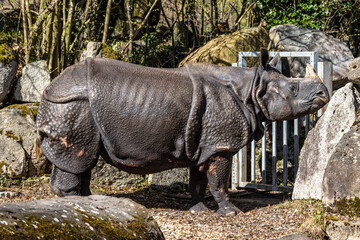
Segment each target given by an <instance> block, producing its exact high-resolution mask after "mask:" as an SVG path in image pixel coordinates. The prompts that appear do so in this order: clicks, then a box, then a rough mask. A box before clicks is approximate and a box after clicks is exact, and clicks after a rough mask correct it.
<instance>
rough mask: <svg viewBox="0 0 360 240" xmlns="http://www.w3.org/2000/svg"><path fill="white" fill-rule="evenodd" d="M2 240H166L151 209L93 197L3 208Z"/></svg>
mask: <svg viewBox="0 0 360 240" xmlns="http://www.w3.org/2000/svg"><path fill="white" fill-rule="evenodd" d="M0 229H1V230H2V231H0V238H1V239H37V238H38V237H41V239H165V238H164V236H163V234H162V232H161V230H160V228H159V227H158V225H157V223H156V222H155V221H154V219H153V218H152V217H151V216H150V215H149V212H148V211H147V209H146V208H145V207H144V206H142V205H140V204H137V203H136V202H134V201H132V200H130V199H126V198H115V197H107V196H99V195H93V196H89V197H65V198H54V199H48V200H38V201H29V202H24V203H13V204H3V205H0Z"/></svg>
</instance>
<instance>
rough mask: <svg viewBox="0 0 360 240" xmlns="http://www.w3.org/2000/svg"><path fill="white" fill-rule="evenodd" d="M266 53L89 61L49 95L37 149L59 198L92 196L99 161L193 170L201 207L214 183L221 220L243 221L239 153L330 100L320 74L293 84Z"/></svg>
mask: <svg viewBox="0 0 360 240" xmlns="http://www.w3.org/2000/svg"><path fill="white" fill-rule="evenodd" d="M268 58H269V56H268V52H267V51H266V50H262V53H261V63H260V66H259V67H258V68H251V69H246V68H233V67H220V66H215V65H203V64H188V65H186V66H185V67H183V68H177V69H158V68H148V67H142V66H138V65H133V64H129V63H125V62H120V61H114V60H110V59H100V58H89V59H87V60H86V61H84V62H81V63H79V64H76V65H73V66H71V67H69V68H67V69H66V70H65V71H64V72H63V73H62V74H60V76H58V77H57V78H56V79H54V81H53V82H52V83H51V84H50V86H48V87H47V88H46V90H45V91H44V93H43V97H42V101H41V104H40V108H39V112H38V115H37V127H38V134H39V138H38V140H37V146H41V149H42V152H43V153H44V154H45V156H46V157H47V158H48V159H49V160H50V161H51V162H52V163H53V164H54V167H53V171H52V174H51V181H50V185H51V188H52V190H53V191H54V193H56V194H57V195H59V196H64V195H89V194H91V193H90V189H89V182H90V173H91V169H92V168H93V167H94V166H95V164H96V162H97V159H98V157H99V155H101V156H103V158H104V159H105V160H106V161H107V162H108V163H110V164H112V165H114V166H116V167H118V168H119V169H120V170H124V171H127V172H130V173H138V174H148V173H155V172H159V171H163V170H167V169H172V168H181V167H190V192H191V195H192V201H193V207H192V208H191V209H192V210H198V211H204V210H207V208H206V206H205V205H204V204H203V200H204V194H205V190H206V186H207V184H208V183H209V184H210V191H211V193H212V195H213V196H214V198H215V200H216V201H217V203H218V205H219V210H218V212H219V213H222V214H237V213H238V212H239V209H238V208H237V207H235V206H234V205H233V204H232V203H230V202H229V200H228V196H227V182H228V179H229V174H230V171H231V160H232V156H233V155H234V154H235V153H236V152H237V151H239V149H240V148H242V147H243V146H245V145H246V144H247V143H249V142H250V141H251V140H253V139H254V138H255V139H259V138H260V137H261V136H262V135H263V128H262V124H261V122H262V121H274V120H285V119H293V118H297V117H300V116H303V115H305V114H308V113H312V112H315V111H316V110H318V109H319V108H320V107H322V106H324V104H325V103H326V102H328V101H329V94H328V92H327V90H326V88H325V86H324V85H323V84H322V83H321V82H320V81H319V79H318V77H317V75H315V73H314V72H313V69H311V68H308V69H307V70H308V73H307V75H306V77H305V78H304V79H288V78H286V77H285V76H283V75H282V74H281V73H280V72H279V71H278V70H276V69H275V68H274V67H273V66H275V65H276V62H277V61H278V60H279V56H277V57H275V58H274V59H273V60H272V62H271V63H270V64H267V62H268Z"/></svg>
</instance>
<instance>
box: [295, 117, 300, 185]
mask: <svg viewBox="0 0 360 240" xmlns="http://www.w3.org/2000/svg"><path fill="white" fill-rule="evenodd" d="M299 152H300V146H299V119H295V120H294V177H295V178H296V174H297V171H298V168H299V155H300V153H299Z"/></svg>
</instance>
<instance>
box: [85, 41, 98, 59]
mask: <svg viewBox="0 0 360 240" xmlns="http://www.w3.org/2000/svg"><path fill="white" fill-rule="evenodd" d="M101 47H102V44H101V42H88V44H87V45H86V49H85V50H84V51H83V52H82V53H81V56H80V61H83V60H85V59H86V58H88V57H102V54H101Z"/></svg>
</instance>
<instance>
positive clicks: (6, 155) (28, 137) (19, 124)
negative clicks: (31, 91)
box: [0, 104, 49, 178]
mask: <svg viewBox="0 0 360 240" xmlns="http://www.w3.org/2000/svg"><path fill="white" fill-rule="evenodd" d="M37 108H38V106H37V105H36V104H35V105H34V104H23V105H20V104H19V105H11V106H9V107H6V108H3V109H1V110H0V153H1V154H0V176H1V177H13V178H19V177H28V176H35V175H42V174H44V173H46V172H48V169H49V163H48V161H47V160H46V159H45V157H42V158H40V159H37V158H36V154H35V147H34V141H35V139H36V137H37V134H36V128H35V116H36V113H37Z"/></svg>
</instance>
